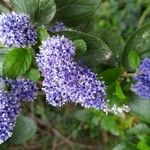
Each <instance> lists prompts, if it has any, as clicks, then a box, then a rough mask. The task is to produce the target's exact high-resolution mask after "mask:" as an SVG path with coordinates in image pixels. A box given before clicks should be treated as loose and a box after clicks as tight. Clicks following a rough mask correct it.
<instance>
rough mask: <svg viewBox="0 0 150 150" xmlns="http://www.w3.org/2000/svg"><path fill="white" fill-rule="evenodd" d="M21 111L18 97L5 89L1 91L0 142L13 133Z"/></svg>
mask: <svg viewBox="0 0 150 150" xmlns="http://www.w3.org/2000/svg"><path fill="white" fill-rule="evenodd" d="M19 112H20V103H19V101H18V99H17V98H16V97H15V96H14V95H12V94H10V93H8V92H5V91H0V144H1V143H3V142H4V141H6V140H7V139H8V138H9V137H11V135H12V131H13V128H14V126H15V123H16V119H17V117H18V115H19Z"/></svg>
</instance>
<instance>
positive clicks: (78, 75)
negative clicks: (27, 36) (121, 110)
mask: <svg viewBox="0 0 150 150" xmlns="http://www.w3.org/2000/svg"><path fill="white" fill-rule="evenodd" d="M74 55H75V47H74V45H73V43H72V41H70V40H69V39H67V38H65V37H64V36H53V37H52V38H49V39H47V40H46V41H44V42H43V43H42V46H41V47H40V53H39V54H38V55H37V63H38V66H39V69H40V71H41V72H42V75H43V76H44V81H43V86H44V88H43V90H44V92H45V93H46V98H47V101H48V102H49V103H50V104H51V105H53V106H62V105H63V104H65V102H67V101H71V102H74V103H80V104H81V105H82V106H84V107H86V108H89V107H93V108H96V109H103V108H104V107H105V104H106V99H105V98H106V93H105V85H104V83H103V82H101V81H100V80H99V79H98V78H97V76H96V75H95V74H94V73H93V72H92V71H91V70H90V69H88V68H84V67H81V66H79V64H78V63H77V62H74V60H73V57H74Z"/></svg>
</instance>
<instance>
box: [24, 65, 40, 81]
mask: <svg viewBox="0 0 150 150" xmlns="http://www.w3.org/2000/svg"><path fill="white" fill-rule="evenodd" d="M24 76H25V77H26V78H28V79H30V80H33V81H38V80H39V79H40V72H39V71H38V69H34V68H30V69H29V70H28V71H27V72H26V73H25V75H24Z"/></svg>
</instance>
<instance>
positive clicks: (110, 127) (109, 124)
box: [101, 116, 120, 136]
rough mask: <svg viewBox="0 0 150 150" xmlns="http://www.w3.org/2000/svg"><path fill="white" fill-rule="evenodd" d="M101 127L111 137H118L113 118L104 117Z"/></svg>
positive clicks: (117, 129) (117, 128) (118, 132)
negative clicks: (111, 135)
mask: <svg viewBox="0 0 150 150" xmlns="http://www.w3.org/2000/svg"><path fill="white" fill-rule="evenodd" d="M101 127H102V128H103V129H104V130H106V131H109V132H110V133H112V134H113V135H116V136H118V135H119V134H120V130H119V127H118V125H117V123H116V121H115V119H114V118H113V116H105V117H104V118H103V119H102V120H101Z"/></svg>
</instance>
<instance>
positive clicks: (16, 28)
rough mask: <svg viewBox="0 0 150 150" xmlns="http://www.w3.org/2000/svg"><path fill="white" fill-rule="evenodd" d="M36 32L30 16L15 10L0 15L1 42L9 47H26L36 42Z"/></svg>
mask: <svg viewBox="0 0 150 150" xmlns="http://www.w3.org/2000/svg"><path fill="white" fill-rule="evenodd" d="M35 40H36V32H35V30H34V28H33V26H32V25H31V23H30V19H29V16H27V15H25V14H16V13H15V12H12V13H7V14H4V13H2V14H1V15H0V42H1V43H2V44H4V45H5V46H7V47H25V46H31V45H33V44H34V43H35Z"/></svg>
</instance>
